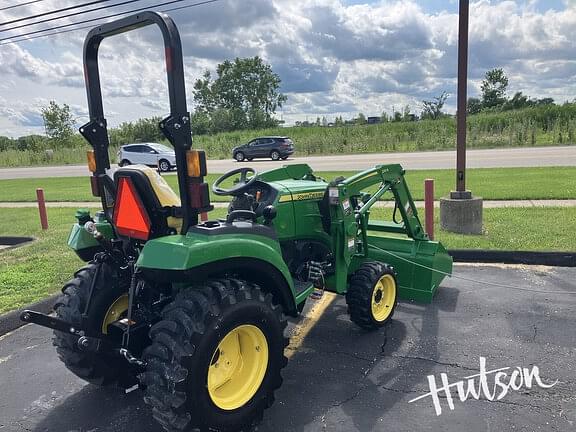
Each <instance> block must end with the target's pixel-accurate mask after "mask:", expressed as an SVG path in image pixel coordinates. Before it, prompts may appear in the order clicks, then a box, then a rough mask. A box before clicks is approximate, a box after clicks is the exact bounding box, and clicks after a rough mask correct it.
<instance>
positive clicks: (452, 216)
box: [440, 0, 483, 234]
mask: <svg viewBox="0 0 576 432" xmlns="http://www.w3.org/2000/svg"><path fill="white" fill-rule="evenodd" d="M469 6H470V2H469V0H460V3H459V19H458V112H457V118H456V190H455V191H451V192H450V197H449V198H441V199H440V227H441V228H442V229H444V230H446V231H451V232H456V233H461V234H482V207H483V202H482V198H480V197H473V196H472V192H471V191H470V190H467V189H466V108H467V107H466V102H467V85H468V19H469V18H468V17H469V15H470V12H469V9H470V7H469Z"/></svg>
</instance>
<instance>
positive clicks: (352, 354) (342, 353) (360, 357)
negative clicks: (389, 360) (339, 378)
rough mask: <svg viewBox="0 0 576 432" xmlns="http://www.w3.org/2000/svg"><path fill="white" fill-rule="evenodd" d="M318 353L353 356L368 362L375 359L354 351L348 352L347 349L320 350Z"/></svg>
mask: <svg viewBox="0 0 576 432" xmlns="http://www.w3.org/2000/svg"><path fill="white" fill-rule="evenodd" d="M318 353H320V354H334V355H344V356H347V357H352V358H354V359H357V360H362V361H365V362H368V363H370V362H373V361H374V359H369V358H366V357H362V356H360V355H358V354H354V353H350V352H346V351H318Z"/></svg>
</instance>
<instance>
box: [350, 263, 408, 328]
mask: <svg viewBox="0 0 576 432" xmlns="http://www.w3.org/2000/svg"><path fill="white" fill-rule="evenodd" d="M397 299H398V288H397V282H396V273H395V272H394V269H393V268H392V267H391V266H389V265H388V264H383V263H380V262H376V261H372V262H365V263H364V264H362V266H361V267H360V268H359V269H358V270H356V271H355V272H354V274H353V275H352V277H351V278H350V285H349V288H348V292H347V293H346V303H347V304H348V313H349V314H350V320H351V321H352V322H354V323H355V324H357V325H358V326H360V327H362V328H363V329H365V330H375V329H378V328H380V327H382V326H384V325H386V324H387V323H388V322H390V320H391V319H392V316H393V315H394V310H395V309H396V304H397Z"/></svg>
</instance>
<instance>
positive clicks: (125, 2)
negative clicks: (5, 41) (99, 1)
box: [0, 0, 142, 32]
mask: <svg viewBox="0 0 576 432" xmlns="http://www.w3.org/2000/svg"><path fill="white" fill-rule="evenodd" d="M103 1H109V0H103ZM139 1H142V0H126V1H124V2H121V3H116V4H113V5H108V6H100V7H97V8H92V9H89V10H83V11H79V12H72V13H69V14H67V15H60V16H57V17H53V18H46V19H43V20H40V21H35V22H32V23H26V24H20V25H17V26H14V27H10V28H7V29H0V32H7V31H10V30H16V29H19V28H22V27H30V26H33V25H37V24H43V23H46V22H52V21H56V20H59V19H63V18H69V17H72V16H76V15H83V14H85V13H89V12H96V11H99V10H102V9H108V8H113V7H117V6H124V5H127V4H130V3H136V2H139ZM0 25H1V24H0Z"/></svg>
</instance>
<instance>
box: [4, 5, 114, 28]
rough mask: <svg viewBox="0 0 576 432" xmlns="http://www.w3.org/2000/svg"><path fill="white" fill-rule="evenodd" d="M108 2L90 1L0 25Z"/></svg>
mask: <svg viewBox="0 0 576 432" xmlns="http://www.w3.org/2000/svg"><path fill="white" fill-rule="evenodd" d="M109 1H111V0H94V1H91V2H88V3H82V4H79V5H74V6H68V7H66V8H62V9H55V10H52V11H49V12H43V13H41V14H36V15H30V16H27V17H24V18H17V19H13V20H12V21H6V22H3V23H0V25H6V24H13V23H16V22H20V21H28V20H31V19H34V18H40V17H43V16H46V15H53V14H55V13H60V12H66V11H68V10H72V9H78V8H82V7H86V6H91V5H93V4H98V3H105V2H109Z"/></svg>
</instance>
